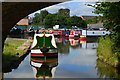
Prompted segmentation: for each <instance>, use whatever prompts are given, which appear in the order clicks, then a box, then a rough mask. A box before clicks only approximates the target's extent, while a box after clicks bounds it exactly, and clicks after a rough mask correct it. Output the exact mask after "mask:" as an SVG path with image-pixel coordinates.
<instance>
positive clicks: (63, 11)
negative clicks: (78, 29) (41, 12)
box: [58, 9, 70, 16]
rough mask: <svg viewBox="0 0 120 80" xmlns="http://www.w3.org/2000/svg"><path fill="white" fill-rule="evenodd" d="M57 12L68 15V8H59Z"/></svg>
mask: <svg viewBox="0 0 120 80" xmlns="http://www.w3.org/2000/svg"><path fill="white" fill-rule="evenodd" d="M58 13H59V14H60V15H63V16H70V10H69V9H59V11H58Z"/></svg>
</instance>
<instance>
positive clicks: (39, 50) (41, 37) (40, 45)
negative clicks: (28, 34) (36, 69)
mask: <svg viewBox="0 0 120 80" xmlns="http://www.w3.org/2000/svg"><path fill="white" fill-rule="evenodd" d="M57 56H58V50H57V46H56V42H55V38H54V35H53V34H51V33H48V32H41V33H39V34H34V40H33V43H32V45H31V57H57Z"/></svg>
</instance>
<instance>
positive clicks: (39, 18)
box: [33, 10, 49, 25]
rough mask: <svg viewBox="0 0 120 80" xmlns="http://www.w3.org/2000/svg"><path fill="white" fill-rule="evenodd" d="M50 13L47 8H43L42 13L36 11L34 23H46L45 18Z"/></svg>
mask: <svg viewBox="0 0 120 80" xmlns="http://www.w3.org/2000/svg"><path fill="white" fill-rule="evenodd" d="M48 14H49V12H48V11H47V10H42V11H41V12H40V13H36V14H35V15H34V16H35V17H34V18H33V24H34V25H43V24H44V18H45V17H46V16H47V15H48Z"/></svg>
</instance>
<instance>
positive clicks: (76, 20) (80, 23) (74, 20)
mask: <svg viewBox="0 0 120 80" xmlns="http://www.w3.org/2000/svg"><path fill="white" fill-rule="evenodd" d="M67 24H68V25H69V26H77V27H79V28H86V26H87V24H86V22H85V21H84V20H82V18H80V17H78V16H72V17H70V18H68V19H67Z"/></svg>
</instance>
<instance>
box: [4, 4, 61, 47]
mask: <svg viewBox="0 0 120 80" xmlns="http://www.w3.org/2000/svg"><path fill="white" fill-rule="evenodd" d="M57 3H60V2H3V3H2V49H3V47H4V41H5V39H6V37H7V35H8V33H9V31H10V29H11V28H12V27H13V26H14V25H15V24H16V23H17V22H18V21H19V20H20V19H22V18H24V17H25V16H27V15H28V14H30V13H33V12H35V11H37V10H40V9H42V8H45V7H48V6H51V5H53V4H57Z"/></svg>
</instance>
